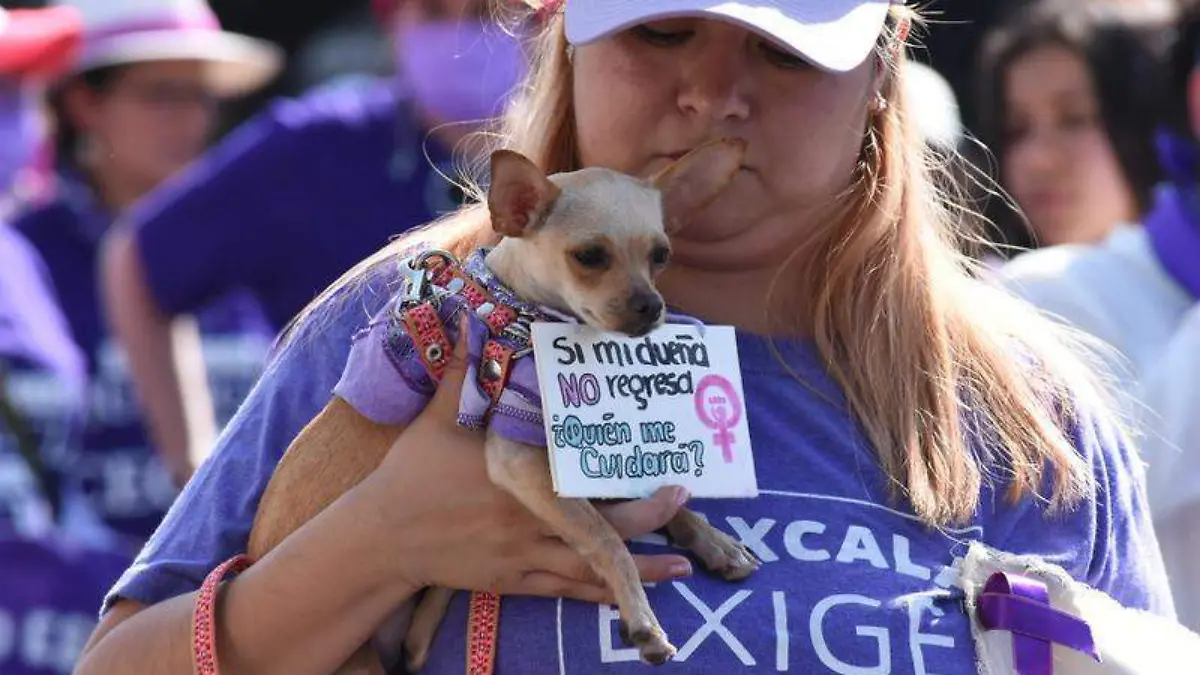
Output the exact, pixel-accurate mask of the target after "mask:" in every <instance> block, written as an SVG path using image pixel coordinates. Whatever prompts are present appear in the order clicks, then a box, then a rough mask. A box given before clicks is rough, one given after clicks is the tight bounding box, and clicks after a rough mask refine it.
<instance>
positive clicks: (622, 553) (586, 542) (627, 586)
mask: <svg viewBox="0 0 1200 675" xmlns="http://www.w3.org/2000/svg"><path fill="white" fill-rule="evenodd" d="M486 448H487V463H488V475H489V476H490V477H491V479H492V481H493V482H494V483H496V485H499V486H500V487H502V488H504V489H506V490H508V491H509V492H510V493H512V495H513V496H515V497H516V498H517V500H518V501H520V502H521V503H522V504H523V505H524V506H525V507H526V508H527V509H529V510H530V511H532V512H533V514H534V515H536V516H537V517H538V518H540V519H541V520H542V521H543V522H545V523H546V524H547V525H549V526H550V528H551V529H552V530H553V531H554V532H555V534H557V535H558V536H559V537H561V538H562V539H563V541H565V542H566V543H567V544H568V545H569V546H570V547H571V548H573V549H575V551H576V552H577V553H578V554H579V555H580V556H582V557H583V559H584V560H585V561H587V562H588V564H589V565H591V567H592V569H593V570H595V572H596V574H597V575H598V576H599V577H600V578H601V579H603V580H604V582H605V583H606V584H607V585H608V587H609V588H610V589H611V590H612V592H613V594H614V595H615V596H616V600H617V606H618V608H619V609H620V612H621V628H622V635H623V636H624V637H626V639H627V640H628V641H629V642H630V643H632V644H633V645H634V646H636V647H637V648H638V651H639V653H640V654H641V657H642V659H643V660H645V661H646V662H648V663H653V664H660V663H665V662H666V661H668V660H669V659H670V658H671V657H672V656H674V655H675V647H674V646H673V645H672V644H671V643H670V642H668V641H667V635H666V633H665V632H664V631H663V629H662V626H661V625H659V623H658V618H657V617H656V616H655V615H654V610H652V609H651V608H650V601H649V599H647V597H646V589H645V588H644V587H643V586H642V580H641V576H640V575H639V574H638V570H637V565H636V564H635V563H634V560H633V555H632V554H631V553H630V552H629V548H628V547H626V545H625V542H624V541H622V540H621V537H620V535H618V534H617V531H616V530H614V529H613V527H612V525H611V524H610V523H609V522H608V521H607V520H605V519H604V516H602V515H600V512H599V511H597V510H596V507H594V506H592V503H591V502H589V501H588V500H586V499H566V498H559V497H558V496H556V495H555V494H554V487H553V483H552V482H551V479H550V465H549V459H548V458H547V456H546V450H545V449H544V448H538V447H534V446H530V445H524V444H522V443H516V442H513V441H509V440H506V439H504V438H501V437H499V436H496V435H494V434H488V438H487V445H486Z"/></svg>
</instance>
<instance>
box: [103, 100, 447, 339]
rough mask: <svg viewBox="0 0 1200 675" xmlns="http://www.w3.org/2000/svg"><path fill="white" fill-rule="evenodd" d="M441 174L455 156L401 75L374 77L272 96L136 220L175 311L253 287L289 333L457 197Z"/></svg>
mask: <svg viewBox="0 0 1200 675" xmlns="http://www.w3.org/2000/svg"><path fill="white" fill-rule="evenodd" d="M431 163H432V166H431ZM434 167H437V170H435V169H434ZM439 171H440V172H441V173H439ZM444 175H454V172H453V166H452V162H451V161H450V156H449V154H448V153H446V152H445V151H444V150H443V149H442V148H441V147H440V146H439V145H438V143H437V142H436V141H435V139H433V138H431V137H429V136H428V135H427V134H426V132H424V131H423V130H422V129H421V127H420V126H419V125H418V124H417V123H416V122H415V121H414V120H413V119H412V117H411V113H410V112H409V107H408V106H407V104H406V100H405V99H403V98H401V97H400V96H399V95H398V94H396V93H395V92H394V91H393V87H392V85H391V84H390V82H387V83H385V82H376V81H371V82H370V83H368V84H364V85H356V86H346V87H338V88H335V89H320V90H318V91H316V92H314V93H312V94H309V95H308V96H306V97H303V98H300V99H297V100H281V101H279V102H276V103H274V104H273V105H271V106H270V107H269V108H268V109H267V110H266V111H264V112H263V113H261V114H259V115H258V116H256V117H255V118H253V119H251V120H250V121H249V122H247V123H246V124H244V125H242V126H241V127H240V128H238V129H236V130H235V131H234V132H233V133H232V134H230V135H229V137H228V138H226V139H225V140H224V141H223V142H222V143H221V144H219V145H218V146H217V147H216V148H215V149H214V150H213V151H211V152H210V153H209V154H208V155H206V156H205V157H204V158H203V159H202V160H201V161H200V162H198V163H197V164H196V165H194V166H193V167H192V168H191V169H189V170H187V171H185V172H184V173H183V174H181V175H180V176H179V177H178V178H177V179H175V180H172V181H171V182H170V183H169V184H168V185H167V186H165V187H164V189H161V190H159V191H157V192H156V193H154V194H153V195H151V197H150V198H149V199H147V200H146V201H145V202H144V203H143V204H141V205H139V206H138V207H136V208H135V209H133V210H132V212H131V213H130V214H129V217H128V218H127V219H126V221H127V222H128V224H129V226H131V227H133V228H134V229H135V230H136V232H137V238H138V242H139V243H140V246H141V250H142V256H143V264H144V265H145V268H146V274H147V277H148V280H149V285H150V289H151V292H152V293H153V294H154V296H155V298H156V300H157V301H158V302H159V304H160V305H161V306H162V307H163V308H164V309H166V311H168V312H171V313H183V312H190V311H193V310H195V309H196V308H197V307H200V306H202V305H203V304H205V303H207V302H209V301H210V300H212V299H213V298H215V297H217V296H219V295H221V294H223V293H225V292H227V291H229V290H230V289H233V288H239V287H243V288H248V289H250V291H251V292H252V293H253V294H254V296H255V297H256V298H258V300H259V301H260V302H261V303H262V306H263V308H264V309H265V311H266V314H267V317H268V318H269V319H270V321H271V324H272V325H273V326H274V327H275V328H276V329H277V330H278V329H282V328H283V326H284V325H286V324H287V322H288V321H290V320H291V318H292V317H293V316H295V315H296V314H297V313H298V312H299V311H300V310H301V309H303V308H304V306H305V305H307V304H308V303H309V302H310V301H311V300H312V299H313V298H314V297H316V295H317V294H318V293H320V292H321V291H322V290H324V289H325V288H326V287H327V286H328V285H329V284H330V283H332V282H333V281H334V280H335V279H337V278H338V277H339V276H341V275H342V273H343V272H345V271H346V270H348V269H349V268H350V267H352V266H353V265H354V264H355V263H357V262H358V261H359V260H361V259H363V258H365V257H367V256H368V255H370V254H371V253H373V252H374V251H376V250H378V249H379V248H381V247H382V246H383V245H384V244H386V243H387V242H388V240H389V239H391V238H392V237H394V236H395V235H396V234H398V233H401V232H403V231H405V230H407V229H409V228H411V227H414V226H417V225H422V224H424V223H427V222H429V221H430V220H432V219H433V218H434V217H436V216H438V215H440V214H441V213H443V212H446V211H449V210H452V209H454V208H455V207H457V206H458V203H459V198H458V197H457V196H456V195H455V193H454V190H453V187H452V186H451V184H450V183H449V182H448V181H447V180H446V179H445V178H444Z"/></svg>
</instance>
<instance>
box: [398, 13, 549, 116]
mask: <svg viewBox="0 0 1200 675" xmlns="http://www.w3.org/2000/svg"><path fill="white" fill-rule="evenodd" d="M396 42H397V44H396V59H397V64H396V65H397V71H398V75H399V77H400V83H401V85H402V86H403V87H405V88H406V89H407V90H408V91H411V92H412V93H413V95H414V96H415V97H416V99H417V101H418V102H419V103H420V105H421V107H422V108H424V110H425V111H426V113H428V114H430V115H432V116H433V117H434V118H435V121H436V122H438V123H454V122H473V121H480V120H486V119H489V118H492V117H496V116H497V115H499V114H501V113H502V112H503V111H504V105H505V104H506V103H507V101H508V97H509V95H510V94H511V93H512V90H513V88H514V87H516V85H517V84H518V83H519V82H520V80H521V78H522V77H524V75H525V70H526V62H525V57H524V54H523V53H522V52H521V45H520V43H519V42H518V41H517V39H516V38H514V37H513V36H511V35H509V34H507V33H505V32H504V29H502V28H501V27H499V26H496V25H494V24H489V23H485V22H483V21H471V20H466V21H429V22H421V23H415V24H412V25H409V26H404V27H402V28H401V29H400V30H399V31H398V34H397V36H396Z"/></svg>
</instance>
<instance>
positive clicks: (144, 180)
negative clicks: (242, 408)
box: [14, 0, 280, 538]
mask: <svg viewBox="0 0 1200 675" xmlns="http://www.w3.org/2000/svg"><path fill="white" fill-rule="evenodd" d="M60 4H61V5H62V6H69V7H73V8H75V9H77V10H78V11H79V12H80V15H81V16H82V19H83V24H84V35H83V43H82V46H81V49H80V51H79V54H78V56H77V58H76V59H75V60H74V63H73V64H72V66H71V68H70V69H69V71H68V73H67V74H66V75H65V76H64V77H62V78H60V79H59V80H58V81H57V82H56V84H55V85H54V88H53V90H52V92H51V94H50V98H51V102H52V107H53V109H54V113H55V124H56V128H55V137H56V140H55V147H56V152H55V157H54V160H55V164H54V167H55V174H56V182H55V186H54V195H53V199H51V200H50V201H49V202H48V203H45V204H41V205H39V206H37V207H36V208H32V209H29V210H27V211H24V212H22V213H21V214H20V215H19V216H18V217H17V218H16V219H15V220H14V226H15V227H16V228H17V229H18V230H20V231H21V232H22V233H23V234H24V235H25V236H27V237H28V238H29V240H30V241H31V242H32V243H33V245H34V246H35V247H36V248H37V250H38V252H39V254H40V255H41V257H42V258H43V259H44V260H45V263H46V265H47V268H48V269H49V273H50V276H51V278H52V280H53V283H54V287H55V291H56V293H57V296H58V299H59V301H60V302H61V304H62V307H63V310H64V312H65V314H66V317H67V320H68V322H69V324H70V328H71V334H72V337H73V338H74V340H75V342H76V343H77V344H78V345H79V347H80V348H81V349H82V350H83V352H84V355H85V357H86V359H87V363H88V374H89V379H90V387H91V392H90V409H89V412H88V420H87V425H86V429H85V435H84V440H83V444H82V452H81V454H80V456H79V457H78V458H76V459H75V460H74V461H72V462H70V464H69V465H68V467H69V468H70V470H71V471H72V472H74V473H75V474H76V475H77V477H78V478H79V480H80V481H82V484H83V488H84V491H85V493H86V494H87V495H88V496H89V498H90V500H91V502H92V505H93V507H94V510H95V512H96V513H97V515H98V516H99V518H100V519H101V520H102V521H103V522H104V523H105V524H107V525H108V526H110V527H112V528H113V529H114V530H116V531H117V532H119V533H122V534H125V535H128V536H132V537H138V538H145V537H148V536H149V534H150V533H151V532H152V531H153V529H154V528H155V527H156V526H157V525H158V522H159V520H161V518H162V516H163V514H164V513H165V512H166V509H167V507H169V506H170V504H171V502H172V501H173V499H174V497H175V495H176V494H177V492H178V488H179V487H180V486H181V485H182V483H183V482H184V481H185V480H186V479H187V477H188V476H189V475H190V466H189V464H188V463H187V462H186V461H182V460H181V459H180V458H178V457H175V456H172V455H171V454H170V453H163V452H156V451H155V447H156V446H155V445H154V444H153V443H152V442H151V441H150V438H149V436H148V434H147V430H146V428H145V425H144V424H143V419H142V416H141V414H140V411H139V408H138V406H137V405H136V403H135V400H134V392H133V389H132V387H131V384H130V378H129V372H128V368H127V366H126V359H125V354H124V353H123V352H122V350H121V349H120V348H119V346H118V345H117V344H116V343H115V342H114V341H113V340H112V338H111V334H110V331H109V326H108V324H107V321H106V319H105V317H104V313H103V305H102V300H101V289H100V287H99V285H98V283H97V280H98V277H99V263H100V257H99V256H100V242H101V240H102V238H103V236H104V234H105V233H106V232H107V230H108V229H109V228H110V226H111V224H112V222H113V220H114V219H115V218H116V217H118V216H119V215H120V214H122V213H123V212H124V211H126V210H127V209H128V208H130V206H131V205H132V204H134V203H135V202H136V201H137V200H139V199H140V198H141V197H142V196H144V195H145V194H147V193H148V192H150V191H151V190H153V189H154V188H155V187H157V186H158V185H159V184H161V183H163V182H165V181H167V180H168V179H169V178H170V177H171V176H172V175H174V174H175V173H176V172H178V171H179V170H180V169H182V168H183V167H185V166H186V165H187V164H188V163H189V162H191V161H192V160H193V159H195V158H196V157H197V156H198V155H200V153H201V152H202V151H203V150H204V148H205V145H206V142H207V140H208V137H209V133H210V131H211V127H212V125H213V123H214V121H215V115H216V113H217V102H218V101H219V100H221V99H223V98H232V97H236V96H238V95H242V94H244V93H246V92H250V91H253V90H255V89H257V88H259V87H261V86H263V85H264V84H265V83H266V82H268V81H269V80H270V79H271V78H272V77H273V76H274V75H275V74H276V73H277V72H278V70H279V67H280V55H279V53H278V51H277V49H276V48H275V47H274V46H272V45H270V44H268V43H265V42H261V41H259V40H255V39H251V38H247V37H243V36H240V35H235V34H230V33H227V32H223V31H222V30H221V29H220V26H219V23H218V21H217V19H216V17H215V16H214V15H213V14H212V12H211V10H210V9H209V7H208V6H207V5H206V4H205V3H204V2H203V0H70V1H69V2H63V3H60ZM231 290H236V289H231ZM195 314H196V315H197V321H198V323H199V325H200V327H201V331H202V333H203V335H204V342H203V345H204V349H203V353H202V350H201V344H202V343H201V342H200V341H199V340H197V343H196V344H197V350H196V356H195V358H194V359H192V360H191V361H189V362H186V363H181V364H180V366H179V368H178V370H173V371H172V372H171V373H169V376H170V377H177V378H180V379H188V378H195V379H199V380H205V379H206V378H209V377H211V378H212V379H213V380H214V383H215V386H214V390H215V391H218V392H220V393H221V394H222V396H223V397H224V398H227V399H229V400H231V401H233V406H236V404H237V403H240V400H241V399H242V398H243V397H244V396H245V394H246V393H247V392H248V391H249V389H250V387H251V386H252V384H253V382H254V379H255V378H256V377H257V373H258V370H259V369H260V367H261V362H262V359H263V358H264V356H265V353H266V351H267V349H268V347H269V344H270V343H269V340H270V333H269V330H268V328H267V324H266V321H265V319H264V317H263V315H262V311H261V309H260V308H259V307H258V306H257V304H256V302H255V301H254V299H253V298H252V297H250V296H249V295H248V294H245V293H241V294H235V293H230V294H226V295H224V296H222V297H220V298H213V299H212V301H211V302H209V303H206V304H205V305H204V306H203V307H198V308H197V310H196V312H195ZM206 366H207V372H206ZM189 404H190V405H194V406H196V407H198V408H207V412H208V414H209V415H210V419H211V414H212V413H211V408H212V405H211V403H210V402H209V401H201V400H196V399H194V400H193V401H190V402H189Z"/></svg>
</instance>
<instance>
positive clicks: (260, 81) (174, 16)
mask: <svg viewBox="0 0 1200 675" xmlns="http://www.w3.org/2000/svg"><path fill="white" fill-rule="evenodd" d="M54 4H57V5H68V6H71V7H74V8H75V9H76V10H78V11H79V14H80V16H81V17H82V19H83V28H84V30H83V46H82V50H81V51H80V53H79V57H78V59H77V60H76V62H75V64H74V66H73V68H72V71H73V72H83V71H86V70H91V69H93V68H101V67H105V66H116V65H123V64H130V63H139V62H146V61H168V60H197V61H204V62H205V63H206V64H207V66H208V67H207V70H206V75H207V79H208V81H209V84H210V86H211V87H212V88H213V91H214V93H216V94H217V95H219V96H238V95H241V94H246V93H249V92H251V91H254V90H256V89H258V88H260V87H262V86H263V85H265V84H266V83H267V82H268V81H270V80H271V78H273V77H275V75H276V74H278V73H279V71H280V69H281V68H282V67H283V50H281V49H280V48H279V47H278V46H277V45H274V44H272V43H270V42H267V41H265V40H259V39H256V38H251V37H247V36H244V35H238V34H236V33H230V32H228V31H224V30H221V26H220V23H219V21H218V20H217V16H216V14H215V13H214V12H213V11H212V8H211V7H209V5H208V3H207V2H205V0H56V1H55V3H54Z"/></svg>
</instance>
